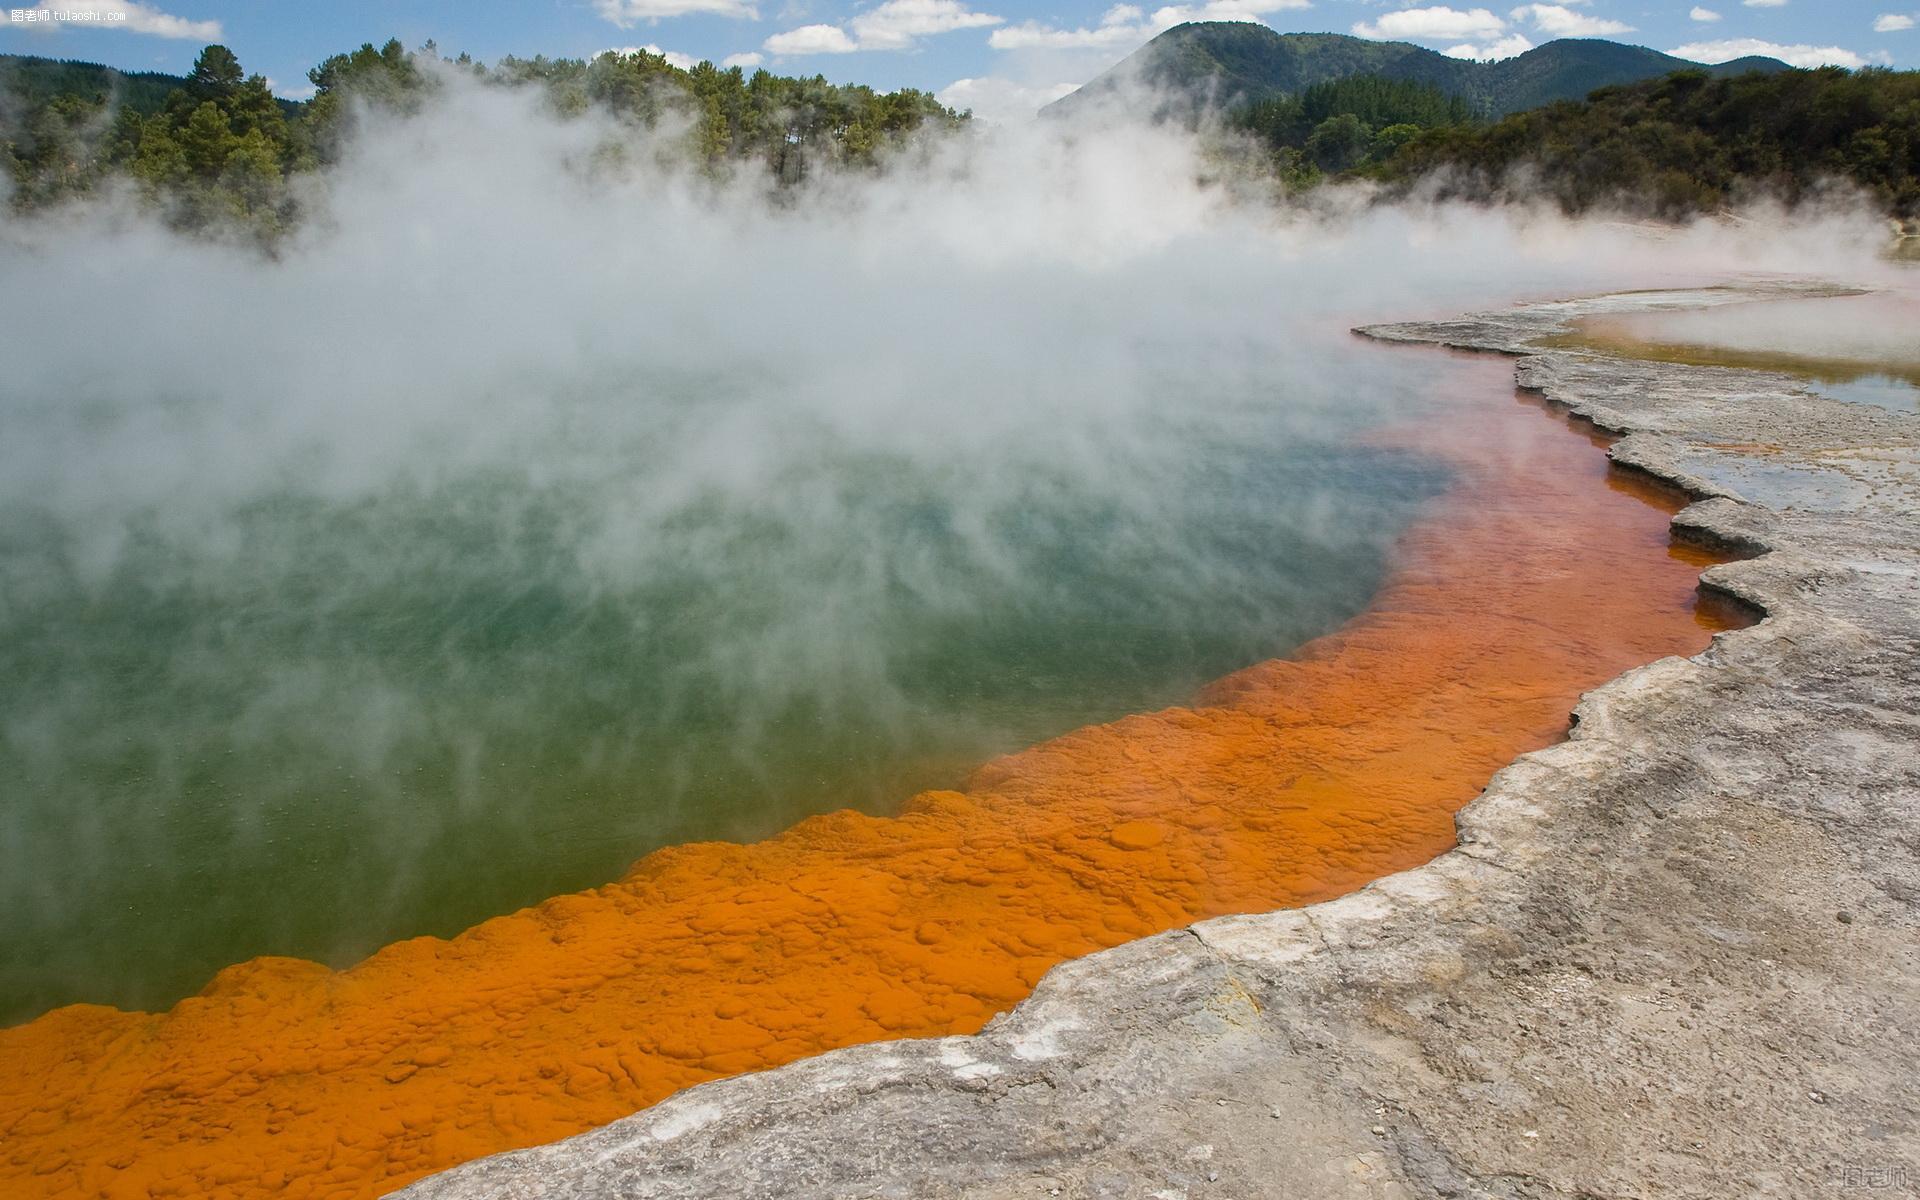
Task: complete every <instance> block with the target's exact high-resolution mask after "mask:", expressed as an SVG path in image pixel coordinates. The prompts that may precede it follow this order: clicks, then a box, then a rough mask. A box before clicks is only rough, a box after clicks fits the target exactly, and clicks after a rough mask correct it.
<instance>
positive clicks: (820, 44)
mask: <svg viewBox="0 0 1920 1200" xmlns="http://www.w3.org/2000/svg"><path fill="white" fill-rule="evenodd" d="M762 46H763V47H764V48H765V49H766V51H767V53H769V54H852V53H853V52H854V51H855V50H858V49H859V48H860V46H859V43H857V42H855V41H854V40H853V39H852V38H850V37H848V36H847V31H846V30H844V29H842V28H840V27H839V26H838V25H802V26H801V27H800V28H798V29H789V30H787V31H786V32H785V33H776V34H774V35H773V36H772V37H770V38H768V39H767V40H766V41H765V42H763V43H762Z"/></svg>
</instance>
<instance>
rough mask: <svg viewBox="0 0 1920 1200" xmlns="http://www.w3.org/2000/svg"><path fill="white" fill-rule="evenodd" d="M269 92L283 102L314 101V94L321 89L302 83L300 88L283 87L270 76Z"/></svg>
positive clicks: (268, 81)
mask: <svg viewBox="0 0 1920 1200" xmlns="http://www.w3.org/2000/svg"><path fill="white" fill-rule="evenodd" d="M267 90H268V91H270V92H272V93H273V94H274V95H276V96H278V97H280V98H281V99H282V100H311V99H313V95H314V93H315V92H317V91H319V90H320V89H319V88H317V87H315V86H313V85H312V84H311V83H302V84H301V85H300V86H298V87H290V88H289V87H281V86H280V81H279V80H277V79H275V78H273V77H272V76H271V75H269V76H268V77H267Z"/></svg>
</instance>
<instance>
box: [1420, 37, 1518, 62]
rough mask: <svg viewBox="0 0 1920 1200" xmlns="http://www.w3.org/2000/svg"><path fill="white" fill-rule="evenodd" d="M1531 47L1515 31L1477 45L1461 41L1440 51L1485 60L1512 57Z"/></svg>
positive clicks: (1449, 54) (1452, 56)
mask: <svg viewBox="0 0 1920 1200" xmlns="http://www.w3.org/2000/svg"><path fill="white" fill-rule="evenodd" d="M1531 49H1533V43H1532V42H1530V41H1528V40H1527V38H1526V35H1524V34H1519V33H1515V34H1510V35H1508V36H1506V37H1503V38H1501V39H1500V40H1499V41H1497V42H1482V43H1481V44H1479V45H1477V46H1476V45H1474V44H1472V43H1471V42H1462V43H1460V44H1459V45H1458V46H1448V47H1447V48H1446V49H1445V50H1442V51H1441V52H1440V53H1442V54H1444V55H1446V56H1447V57H1448V58H1472V59H1481V60H1485V59H1490V58H1512V57H1513V56H1514V55H1516V54H1525V53H1526V52H1527V51H1529V50H1531Z"/></svg>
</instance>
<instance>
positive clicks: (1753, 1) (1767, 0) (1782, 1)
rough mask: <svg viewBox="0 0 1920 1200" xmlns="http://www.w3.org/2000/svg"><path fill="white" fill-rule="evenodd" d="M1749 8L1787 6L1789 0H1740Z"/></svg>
mask: <svg viewBox="0 0 1920 1200" xmlns="http://www.w3.org/2000/svg"><path fill="white" fill-rule="evenodd" d="M1740 3H1742V4H1744V5H1746V6H1747V7H1748V8H1785V7H1786V6H1787V0H1740Z"/></svg>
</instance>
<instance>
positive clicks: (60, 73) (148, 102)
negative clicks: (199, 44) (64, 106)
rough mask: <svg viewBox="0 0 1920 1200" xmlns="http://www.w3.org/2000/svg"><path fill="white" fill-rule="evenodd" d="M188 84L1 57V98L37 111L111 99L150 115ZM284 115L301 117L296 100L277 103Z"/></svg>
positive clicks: (63, 62)
mask: <svg viewBox="0 0 1920 1200" xmlns="http://www.w3.org/2000/svg"><path fill="white" fill-rule="evenodd" d="M186 84H187V81H186V78H185V77H184V76H181V75H167V74H164V73H162V72H160V71H121V70H117V69H116V68H113V67H108V66H103V65H101V64H100V63H91V62H75V61H71V60H68V59H59V58H40V57H38V56H36V55H32V54H0V94H5V95H7V96H10V97H13V98H15V99H16V100H18V101H21V102H23V103H24V104H25V105H26V106H27V107H28V108H39V107H40V106H42V105H45V104H47V103H49V102H51V101H53V100H55V99H57V98H59V97H62V96H72V97H77V98H80V99H84V100H89V101H94V102H100V103H105V102H107V101H112V102H113V103H115V104H119V105H123V106H125V107H127V108H130V109H132V110H133V111H134V112H137V113H139V114H140V115H141V116H143V117H150V116H152V115H153V114H155V113H157V112H159V111H160V109H161V108H162V107H163V106H165V104H166V102H167V97H168V96H169V95H171V94H172V93H173V92H175V91H177V90H178V89H180V88H183V87H185V86H186ZM276 103H277V104H279V106H280V111H281V112H282V113H284V114H286V115H287V116H289V117H291V116H295V115H297V114H298V113H299V111H300V108H301V105H300V103H299V102H298V101H296V100H276Z"/></svg>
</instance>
